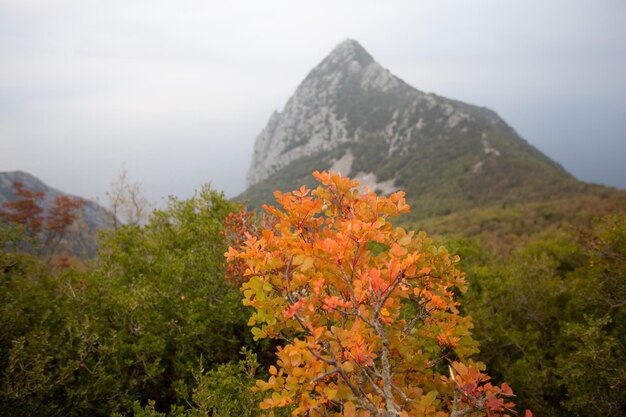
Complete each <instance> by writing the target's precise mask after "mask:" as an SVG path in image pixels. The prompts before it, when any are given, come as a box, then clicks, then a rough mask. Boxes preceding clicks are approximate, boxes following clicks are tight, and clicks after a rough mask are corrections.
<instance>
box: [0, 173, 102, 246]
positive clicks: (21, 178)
mask: <svg viewBox="0 0 626 417" xmlns="http://www.w3.org/2000/svg"><path fill="white" fill-rule="evenodd" d="M16 181H17V182H21V183H22V184H23V186H24V189H26V190H28V191H33V192H42V193H44V198H43V200H41V201H39V202H37V203H38V204H39V205H40V206H41V207H42V208H43V209H44V213H45V212H46V211H47V210H49V209H50V207H51V204H52V201H53V200H54V199H55V198H56V197H58V196H61V195H66V196H69V197H71V198H81V199H82V200H84V201H85V204H84V205H83V206H82V207H81V209H80V210H81V211H80V216H79V219H78V223H79V225H80V227H79V233H78V236H71V237H69V236H68V238H67V239H66V242H65V243H66V245H67V246H68V247H70V251H71V252H72V253H73V254H74V255H79V256H85V255H87V256H93V255H95V251H96V247H97V244H96V237H97V234H98V231H100V230H105V229H109V228H111V227H113V221H112V214H111V213H110V212H109V211H108V210H106V209H105V208H103V207H102V206H100V205H98V204H96V203H95V202H93V201H90V200H88V199H85V198H83V197H78V196H75V195H71V194H68V193H64V192H63V191H59V190H57V189H56V188H53V187H50V186H48V185H46V184H45V183H44V182H43V181H41V180H40V179H39V178H36V177H35V176H33V175H31V174H29V173H27V172H23V171H12V172H0V210H3V207H2V203H4V202H7V201H15V200H17V199H19V197H18V196H16V194H15V189H14V187H13V184H14V182H16Z"/></svg>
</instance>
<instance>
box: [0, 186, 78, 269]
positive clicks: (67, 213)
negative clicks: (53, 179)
mask: <svg viewBox="0 0 626 417" xmlns="http://www.w3.org/2000/svg"><path fill="white" fill-rule="evenodd" d="M13 189H14V190H15V194H16V196H19V197H20V198H19V199H17V200H14V201H8V202H4V203H3V204H2V205H3V206H4V207H5V208H7V209H8V211H0V219H3V220H4V221H5V222H7V223H9V224H19V225H22V226H23V227H24V228H25V230H26V232H27V233H28V235H29V236H30V237H40V238H41V240H42V243H43V245H42V250H43V252H45V254H46V256H47V259H48V261H50V260H51V259H52V258H53V256H54V255H55V253H56V252H57V249H58V247H59V244H60V243H61V241H63V238H64V237H66V236H67V235H68V231H69V229H70V227H71V226H73V225H74V224H75V223H76V221H77V220H78V218H79V216H80V211H81V208H82V207H83V205H84V204H85V201H84V200H82V199H80V198H72V197H69V196H67V195H59V196H57V197H55V198H54V199H53V200H52V201H51V203H50V208H49V209H48V210H47V211H46V210H44V208H43V207H42V206H41V204H40V203H41V202H42V201H44V200H45V199H46V195H45V193H44V192H42V191H31V190H27V189H26V188H25V187H24V184H23V183H22V182H21V181H15V182H14V183H13Z"/></svg>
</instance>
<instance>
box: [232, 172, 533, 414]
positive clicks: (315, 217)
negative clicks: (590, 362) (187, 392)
mask: <svg viewBox="0 0 626 417" xmlns="http://www.w3.org/2000/svg"><path fill="white" fill-rule="evenodd" d="M313 175H314V176H315V177H316V178H317V180H318V181H319V182H321V185H320V186H319V187H318V188H316V189H315V190H309V189H307V188H305V187H302V188H300V190H298V191H294V192H292V193H285V194H282V193H280V192H276V193H275V196H276V199H277V201H278V204H279V205H280V206H281V207H282V209H279V208H276V207H273V206H269V207H268V206H265V207H264V208H265V210H266V211H267V212H268V213H269V214H270V215H271V216H272V217H273V218H275V221H274V222H273V224H272V226H271V227H269V228H263V229H261V230H256V233H251V232H247V233H246V234H245V240H241V242H239V244H238V245H237V246H236V247H230V248H229V251H228V252H227V253H226V257H227V260H228V261H229V262H231V263H233V264H234V265H238V264H239V265H241V264H243V265H245V268H244V270H243V277H242V278H243V284H242V286H241V290H242V291H243V294H244V304H246V305H249V306H252V307H253V308H254V312H253V314H252V316H251V318H250V325H252V326H254V327H253V328H252V333H253V334H254V337H255V338H256V339H261V338H275V339H280V340H282V341H283V346H282V347H279V348H278V351H277V362H276V366H272V367H270V369H269V373H270V377H269V379H268V380H267V381H263V380H260V381H257V389H258V390H262V391H264V392H267V395H266V398H265V399H264V400H263V402H262V403H261V408H262V409H265V410H268V415H269V416H272V415H273V414H274V413H273V409H274V408H276V407H285V406H290V407H292V409H293V411H292V415H294V416H295V415H309V416H346V417H356V416H358V417H366V416H385V417H387V416H451V417H461V416H468V415H470V414H472V413H478V414H475V415H479V414H486V415H489V416H505V415H507V413H510V414H515V412H514V411H513V410H512V406H513V404H512V403H510V402H508V401H507V400H506V397H510V396H512V395H513V394H512V392H511V389H510V388H509V387H508V386H507V385H506V384H502V386H500V387H498V386H495V385H492V384H491V383H490V382H489V377H488V376H487V375H485V374H483V373H482V372H481V369H482V366H481V364H479V363H474V362H472V360H471V359H469V358H470V355H472V354H474V353H476V352H477V345H476V343H475V342H474V341H473V340H472V338H471V336H470V328H471V321H470V319H469V318H466V317H462V316H461V315H460V314H459V310H458V307H459V304H458V302H457V301H455V299H454V291H464V290H465V287H466V284H465V279H464V276H463V274H462V273H461V272H459V271H458V270H457V268H456V267H455V264H456V262H458V258H453V257H451V256H450V255H449V253H448V251H447V250H446V249H445V248H443V247H437V246H436V245H434V244H433V243H432V241H431V240H430V239H429V238H428V237H427V236H426V235H425V233H424V232H419V233H414V232H413V231H408V232H407V231H405V230H404V229H402V228H396V227H393V225H392V224H391V223H390V222H389V221H388V219H389V218H391V217H394V216H397V215H398V214H399V213H404V212H407V211H408V210H409V207H408V205H407V204H406V202H405V199H404V193H403V192H397V193H395V194H392V195H391V196H389V197H380V196H377V195H376V194H375V193H373V192H369V191H367V190H365V192H364V193H362V192H360V191H359V184H358V182H357V181H352V180H350V179H348V178H344V177H341V176H340V175H337V174H333V173H326V172H323V173H319V172H315V173H314V174H313ZM245 220H246V219H243V220H242V221H245ZM235 223H236V224H238V225H239V226H242V224H243V223H241V222H239V223H237V222H235ZM253 232H254V231H253ZM233 270H234V271H240V270H241V268H239V267H238V268H234V269H233ZM528 415H530V412H527V416H528Z"/></svg>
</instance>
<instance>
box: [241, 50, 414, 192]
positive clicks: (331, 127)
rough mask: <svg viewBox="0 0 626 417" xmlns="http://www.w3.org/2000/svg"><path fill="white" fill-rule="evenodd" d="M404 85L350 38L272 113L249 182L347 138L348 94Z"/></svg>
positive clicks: (342, 141)
mask: <svg viewBox="0 0 626 417" xmlns="http://www.w3.org/2000/svg"><path fill="white" fill-rule="evenodd" d="M403 86H406V87H408V86H407V85H406V84H404V83H403V82H402V81H401V80H400V79H399V78H397V77H395V76H393V75H392V74H391V73H390V72H389V71H388V70H387V69H385V68H383V67H382V66H381V65H380V64H378V63H377V62H375V61H374V58H372V56H371V55H370V54H369V53H368V52H367V51H366V50H365V48H363V47H362V46H361V45H360V44H359V43H358V42H357V41H355V40H353V39H346V40H345V41H343V42H342V43H340V44H339V45H337V46H336V47H335V48H334V49H333V50H332V51H331V53H330V54H329V55H328V56H327V57H326V58H324V59H323V60H322V62H321V63H320V64H319V65H317V66H316V67H315V68H314V69H313V70H312V71H311V72H310V73H309V74H308V75H307V77H306V78H305V79H304V81H302V83H301V84H300V85H299V86H298V88H297V89H296V91H295V93H294V94H293V96H291V98H290V99H289V100H288V101H287V104H286V105H285V108H284V109H283V111H282V112H274V113H273V114H272V116H271V117H270V120H269V122H268V124H267V126H266V128H265V129H264V130H263V131H262V132H261V133H260V134H259V136H258V137H257V140H256V142H255V146H254V153H253V156H252V164H251V166H250V169H249V171H248V175H247V183H248V186H250V185H253V184H256V183H258V182H259V181H262V180H264V179H265V178H267V177H268V176H270V175H271V174H272V173H274V172H276V171H278V170H279V169H281V168H283V167H284V166H286V165H287V164H289V163H290V162H292V161H294V160H297V159H299V158H301V157H303V156H307V155H310V154H312V153H315V152H319V151H322V150H330V149H334V148H336V147H337V146H338V145H339V144H341V143H344V142H346V141H349V140H350V137H351V132H350V123H349V120H348V119H349V118H348V117H347V115H346V111H345V107H346V106H345V99H346V97H349V96H350V95H354V94H355V93H356V94H357V95H358V94H360V93H361V92H364V91H370V92H383V93H386V92H390V91H392V90H395V89H397V88H398V87H403ZM350 91H351V92H350Z"/></svg>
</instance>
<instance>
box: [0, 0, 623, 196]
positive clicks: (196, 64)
mask: <svg viewBox="0 0 626 417" xmlns="http://www.w3.org/2000/svg"><path fill="white" fill-rule="evenodd" d="M624 22H626V3H625V2H623V1H617V0H616V1H597V2H589V1H572V0H568V1H565V0H558V1H551V2H545V1H539V0H532V1H509V2H502V1H498V0H493V1H475V2H467V1H462V0H457V1H445V2H436V1H419V2H416V1H414V0H412V1H399V0H397V1H392V2H384V3H383V2H378V1H368V0H360V1H352V0H344V1H341V2H336V1H326V0H324V1H316V2H307V3H304V2H294V1H276V0H268V1H263V2H255V1H231V2H212V1H208V2H207V1H191V0H187V1H178V2H161V1H132V2H128V1H95V0H94V1H87V0H80V1H79V0H77V1H61V0H58V1H50V0H48V1H30V0H26V1H25V0H13V1H2V0H0V171H10V170H23V171H27V172H30V173H32V174H34V175H35V176H37V177H39V178H40V179H42V180H43V181H44V182H46V183H48V184H49V185H51V186H54V187H56V188H59V189H61V190H63V191H66V192H71V193H74V194H78V195H81V196H84V197H102V196H103V194H104V192H105V190H107V189H108V188H109V184H110V183H111V182H112V181H113V180H114V179H115V177H116V173H117V172H118V171H119V169H120V168H121V167H122V166H123V165H124V164H125V166H126V168H127V169H128V171H129V175H130V177H131V179H134V180H136V181H140V182H141V183H142V184H143V188H144V190H145V192H146V194H147V195H148V197H149V198H150V199H152V200H153V201H157V202H158V201H159V200H160V199H161V198H162V197H163V196H166V195H170V194H171V195H177V196H180V197H188V196H190V195H191V194H192V193H193V192H194V190H195V189H198V188H199V187H200V186H201V184H203V183H205V182H209V181H210V182H212V184H213V187H214V188H217V189H221V190H224V191H225V192H226V194H227V195H228V196H234V195H236V194H238V193H239V192H241V191H243V189H244V187H245V174H246V171H247V169H248V166H249V163H250V158H251V154H252V148H253V144H254V139H255V137H256V135H257V134H258V133H259V132H260V131H261V129H262V128H263V127H264V125H265V123H267V120H268V118H269V116H270V114H271V113H272V112H273V111H274V110H275V109H278V110H280V109H282V107H283V106H284V104H285V102H286V101H287V99H288V98H289V96H290V95H291V94H292V93H293V91H294V90H295V88H296V87H297V85H298V84H299V83H300V81H302V80H303V79H304V77H305V76H306V75H307V73H308V71H309V70H311V69H312V68H313V67H314V66H315V65H317V64H318V63H319V62H320V61H321V60H322V59H323V58H324V56H326V55H327V54H328V53H329V52H330V51H331V50H332V49H333V47H334V46H335V45H337V44H338V43H340V42H341V41H343V40H344V39H346V38H352V39H356V40H357V41H359V43H361V45H363V46H364V47H365V48H366V49H367V50H368V51H369V52H370V54H372V56H373V57H374V58H375V59H376V60H377V61H378V62H379V63H380V64H382V65H383V66H384V67H386V68H388V69H390V70H391V72H392V73H394V74H395V75H397V76H399V77H400V78H402V79H404V80H405V81H406V82H408V83H409V84H411V85H413V86H414V87H416V88H418V89H420V90H423V91H426V92H434V93H436V94H439V95H443V96H446V97H449V98H454V99H458V100H462V101H466V102H469V103H472V104H477V105H481V106H486V107H489V108H491V109H493V110H495V111H496V112H498V114H500V116H502V117H503V118H504V119H505V120H506V121H507V122H508V123H509V124H510V125H511V126H513V127H514V128H515V129H516V130H517V131H518V133H520V134H521V135H522V136H523V137H524V138H525V139H526V140H528V141H529V142H530V143H531V144H533V145H534V146H536V147H537V148H539V149H540V150H541V151H543V152H544V153H546V154H547V155H548V156H550V157H551V158H553V159H554V160H556V161H557V162H559V163H560V164H562V165H563V166H564V167H565V168H566V169H567V170H568V171H569V172H571V173H573V174H574V175H575V176H576V177H578V178H579V179H581V180H584V181H590V182H597V183H603V184H607V185H612V186H617V187H620V188H626V163H624V159H625V157H626V124H625V123H624V121H625V120H626V25H624Z"/></svg>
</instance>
